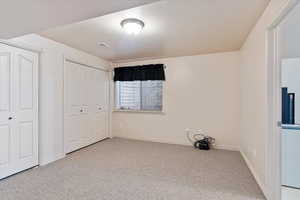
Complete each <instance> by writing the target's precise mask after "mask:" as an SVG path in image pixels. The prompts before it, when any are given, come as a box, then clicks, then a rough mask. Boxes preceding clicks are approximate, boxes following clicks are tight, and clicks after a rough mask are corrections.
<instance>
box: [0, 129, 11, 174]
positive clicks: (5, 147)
mask: <svg viewBox="0 0 300 200" xmlns="http://www.w3.org/2000/svg"><path fill="white" fill-rule="evenodd" d="M0 134H1V136H0V167H1V165H7V164H8V163H9V160H10V151H11V150H10V148H11V146H10V144H11V140H10V137H11V132H10V127H9V125H8V124H7V125H0ZM0 169H1V168H0Z"/></svg>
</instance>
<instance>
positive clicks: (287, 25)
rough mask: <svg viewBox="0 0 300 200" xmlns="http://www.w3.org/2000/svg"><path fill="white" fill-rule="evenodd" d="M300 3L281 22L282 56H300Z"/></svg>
mask: <svg viewBox="0 0 300 200" xmlns="http://www.w3.org/2000/svg"><path fill="white" fill-rule="evenodd" d="M299 24H300V4H298V5H297V6H296V7H295V8H294V9H293V10H292V11H291V12H290V13H289V14H288V15H287V17H286V18H285V19H284V20H283V22H282V23H281V24H280V35H279V41H280V50H281V52H280V53H281V57H282V58H297V57H300V37H299V35H300V26H299Z"/></svg>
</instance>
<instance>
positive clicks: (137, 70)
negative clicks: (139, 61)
mask: <svg viewBox="0 0 300 200" xmlns="http://www.w3.org/2000/svg"><path fill="white" fill-rule="evenodd" d="M165 79H166V78H165V70H164V65H163V64H152V65H140V66H132V67H117V68H115V69H114V81H148V80H151V81H153V80H163V81H164V80H165Z"/></svg>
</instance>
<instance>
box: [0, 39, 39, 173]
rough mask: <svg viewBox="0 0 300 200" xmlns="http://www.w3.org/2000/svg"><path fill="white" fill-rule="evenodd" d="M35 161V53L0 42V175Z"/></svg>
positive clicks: (36, 79) (36, 113) (36, 114)
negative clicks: (0, 43)
mask: <svg viewBox="0 0 300 200" xmlns="http://www.w3.org/2000/svg"><path fill="white" fill-rule="evenodd" d="M36 165H38V55H37V54H36V53H32V52H29V51H25V50H21V49H17V48H14V47H9V46H6V45H0V178H4V177H6V176H9V175H11V174H14V173H17V172H19V171H22V170H25V169H27V168H30V167H33V166H36Z"/></svg>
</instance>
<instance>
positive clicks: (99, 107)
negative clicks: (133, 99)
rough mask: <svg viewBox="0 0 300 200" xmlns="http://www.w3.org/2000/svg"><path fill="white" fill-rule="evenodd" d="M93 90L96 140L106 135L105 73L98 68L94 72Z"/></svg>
mask: <svg viewBox="0 0 300 200" xmlns="http://www.w3.org/2000/svg"><path fill="white" fill-rule="evenodd" d="M95 81H96V84H95V91H97V92H96V94H95V95H96V98H95V99H96V104H95V105H94V106H95V107H94V108H95V119H96V135H97V136H96V137H97V139H98V140H101V139H104V138H106V137H107V131H106V130H107V127H106V124H107V121H106V120H107V93H108V91H107V85H106V84H107V73H105V72H103V71H100V70H98V71H97V72H96V73H95Z"/></svg>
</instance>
